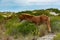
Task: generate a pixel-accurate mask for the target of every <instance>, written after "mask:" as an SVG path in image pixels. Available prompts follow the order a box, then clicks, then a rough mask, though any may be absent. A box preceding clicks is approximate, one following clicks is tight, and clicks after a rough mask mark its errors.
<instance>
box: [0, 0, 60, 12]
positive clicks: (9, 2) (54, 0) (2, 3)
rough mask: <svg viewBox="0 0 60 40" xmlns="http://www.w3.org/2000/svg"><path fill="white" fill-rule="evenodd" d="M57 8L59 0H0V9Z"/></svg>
mask: <svg viewBox="0 0 60 40" xmlns="http://www.w3.org/2000/svg"><path fill="white" fill-rule="evenodd" d="M47 8H58V9H60V0H0V11H22V10H35V9H47Z"/></svg>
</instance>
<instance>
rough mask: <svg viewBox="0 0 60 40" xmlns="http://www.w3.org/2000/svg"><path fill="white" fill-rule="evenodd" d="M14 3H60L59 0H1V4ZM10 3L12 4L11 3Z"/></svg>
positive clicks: (22, 4)
mask: <svg viewBox="0 0 60 40" xmlns="http://www.w3.org/2000/svg"><path fill="white" fill-rule="evenodd" d="M10 2H13V3H16V4H17V5H21V6H24V5H52V4H56V5H57V4H58V5H60V2H59V0H2V1H1V3H2V5H10V4H11V3H10ZM11 5H12V4H11Z"/></svg>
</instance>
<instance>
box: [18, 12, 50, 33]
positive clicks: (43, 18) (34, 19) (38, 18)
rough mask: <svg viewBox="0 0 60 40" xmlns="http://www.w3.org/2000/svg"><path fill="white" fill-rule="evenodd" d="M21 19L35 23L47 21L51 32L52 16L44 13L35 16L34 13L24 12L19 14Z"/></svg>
mask: <svg viewBox="0 0 60 40" xmlns="http://www.w3.org/2000/svg"><path fill="white" fill-rule="evenodd" d="M19 19H20V21H22V20H28V21H31V22H33V23H35V24H36V25H39V24H41V23H45V24H47V27H48V31H49V32H51V27H50V18H49V17H48V16H46V15H44V14H42V15H40V16H34V15H30V14H26V13H24V14H21V15H19Z"/></svg>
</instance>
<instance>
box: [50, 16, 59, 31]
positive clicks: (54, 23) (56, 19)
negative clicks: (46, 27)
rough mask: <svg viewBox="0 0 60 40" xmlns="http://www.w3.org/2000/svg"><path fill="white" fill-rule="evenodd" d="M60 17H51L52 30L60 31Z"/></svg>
mask: <svg viewBox="0 0 60 40" xmlns="http://www.w3.org/2000/svg"><path fill="white" fill-rule="evenodd" d="M59 18H60V17H59V16H53V17H51V28H52V32H60V19H59Z"/></svg>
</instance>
